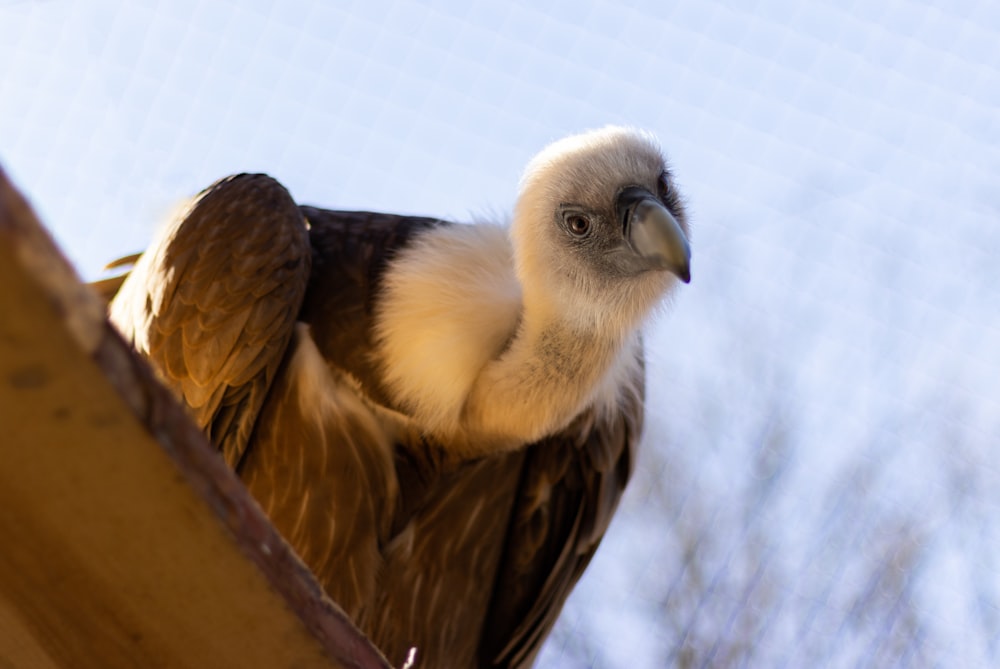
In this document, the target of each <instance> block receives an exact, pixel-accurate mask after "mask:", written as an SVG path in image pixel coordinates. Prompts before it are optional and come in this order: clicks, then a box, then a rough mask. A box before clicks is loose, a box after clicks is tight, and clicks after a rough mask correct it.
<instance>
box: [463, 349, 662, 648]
mask: <svg viewBox="0 0 1000 669" xmlns="http://www.w3.org/2000/svg"><path fill="white" fill-rule="evenodd" d="M643 399H644V370H643V366H642V364H641V361H640V365H638V366H637V368H636V375H635V378H633V379H631V383H630V384H628V386H627V387H625V388H624V389H623V397H622V404H621V411H620V413H619V415H617V416H615V417H613V418H611V419H607V420H598V419H597V417H596V416H595V415H594V413H593V412H587V413H584V414H583V415H581V416H579V417H578V418H577V419H576V420H575V421H574V423H573V424H572V425H570V427H569V428H567V429H566V430H565V431H563V432H562V433H561V434H558V435H555V436H553V437H551V438H549V439H546V440H544V441H541V442H539V443H537V444H534V445H532V446H530V447H529V449H528V451H527V454H526V457H525V461H524V466H523V469H522V472H521V479H520V482H519V484H518V491H517V493H516V497H515V501H514V508H513V511H512V513H511V521H510V527H509V529H508V533H507V541H506V546H505V549H504V555H503V558H502V559H501V563H500V567H499V570H498V574H497V581H496V585H495V588H494V594H493V600H492V602H491V604H490V610H489V613H488V615H487V619H486V624H485V626H484V628H483V630H484V631H483V638H482V643H481V646H480V661H481V662H482V664H483V666H489V667H529V666H531V664H532V663H533V661H534V659H535V656H536V655H537V654H538V651H539V650H540V649H541V645H542V642H543V641H544V640H545V638H546V636H547V635H548V633H549V631H551V629H552V626H553V625H554V624H555V621H556V618H557V617H558V616H559V612H560V611H561V610H562V606H563V604H564V603H565V601H566V598H567V597H568V596H569V593H570V590H572V588H573V586H574V585H575V584H576V582H577V580H578V579H579V578H580V576H581V574H583V571H584V569H586V567H587V565H588V564H589V562H590V559H591V557H593V555H594V551H596V550H597V546H598V544H599V543H600V541H601V538H602V537H603V536H604V533H605V531H606V530H607V528H608V524H609V522H610V521H611V516H612V515H613V514H614V512H615V509H616V508H617V506H618V501H619V500H620V499H621V495H622V493H623V492H624V490H625V485H626V484H627V483H628V479H629V477H630V476H631V473H632V466H633V463H634V462H635V453H636V448H637V445H638V440H639V436H640V434H641V432H642V419H643Z"/></svg>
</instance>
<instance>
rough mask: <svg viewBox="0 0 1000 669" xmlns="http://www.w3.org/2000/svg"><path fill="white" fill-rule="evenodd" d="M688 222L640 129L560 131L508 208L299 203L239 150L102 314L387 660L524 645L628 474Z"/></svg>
mask: <svg viewBox="0 0 1000 669" xmlns="http://www.w3.org/2000/svg"><path fill="white" fill-rule="evenodd" d="M688 236H689V232H688V223H687V218H686V215H685V212H684V208H683V205H682V202H681V198H680V196H679V194H678V192H677V190H676V188H675V185H674V181H673V177H672V174H671V172H670V171H669V170H668V168H667V166H666V164H665V161H664V158H663V155H662V153H661V151H660V149H659V148H658V146H657V144H656V142H655V141H654V140H653V138H652V137H651V136H650V135H648V134H647V133H645V132H642V131H639V130H636V129H631V128H619V127H607V128H602V129H599V130H594V131H590V132H586V133H583V134H580V135H576V136H572V137H568V138H565V139H561V140H559V141H556V142H554V143H553V144H551V145H549V146H547V147H546V148H544V149H543V150H542V151H541V152H540V153H539V154H538V155H537V156H535V157H534V158H533V159H532V160H531V161H530V163H529V164H528V166H527V168H526V169H525V172H524V174H523V176H522V178H521V182H520V186H519V193H518V197H517V200H516V204H515V206H514V210H513V214H512V216H511V219H510V221H509V222H508V223H506V224H497V223H489V222H478V223H472V224H459V223H451V222H446V221H442V220H437V219H432V218H423V217H414V216H399V215H389V214H380V213H367V212H354V211H331V210H326V209H320V208H316V207H311V206H299V205H298V204H296V202H295V201H294V200H293V199H292V197H291V196H290V195H289V193H288V191H287V190H286V189H285V188H284V187H282V186H281V185H280V184H279V183H278V182H277V181H275V180H274V179H272V178H270V177H268V176H266V175H261V174H240V175H237V176H232V177H229V178H226V179H223V180H221V181H219V182H217V183H215V184H214V185H212V186H211V187H209V188H208V189H206V190H205V191H203V192H202V193H201V194H200V195H198V196H197V197H196V198H194V199H193V200H192V201H191V203H190V204H189V205H188V206H187V208H186V209H185V211H184V212H183V213H182V214H180V215H179V216H177V217H175V218H174V219H173V221H172V222H171V223H170V224H169V225H168V226H167V227H166V228H165V229H164V230H163V231H162V233H161V234H160V236H159V237H158V238H157V239H156V240H155V241H154V243H153V244H151V246H150V247H149V248H148V249H147V250H146V252H145V253H143V254H142V255H141V256H140V257H139V258H138V260H137V261H136V262H135V264H134V266H133V268H132V270H131V272H130V273H129V274H128V275H127V278H125V279H124V281H122V282H120V287H118V286H116V288H118V290H117V293H116V294H115V295H114V297H113V299H112V301H111V303H110V305H109V314H110V317H111V320H112V321H113V323H114V324H115V325H116V326H117V327H118V328H119V329H120V331H121V332H122V333H123V335H124V336H125V337H126V338H127V339H129V340H130V341H131V342H132V343H133V345H134V346H135V348H136V349H137V350H138V351H139V352H140V353H141V354H142V355H144V356H145V357H146V358H147V359H148V360H149V361H150V362H151V363H152V365H153V366H154V368H155V369H156V370H157V373H158V375H159V376H160V377H161V378H162V380H163V381H164V382H165V383H166V384H167V385H168V386H169V387H170V388H171V389H172V390H173V391H174V392H175V393H176V395H177V396H178V397H179V398H180V400H181V401H182V402H183V403H184V405H185V406H186V408H187V409H188V411H189V412H190V415H191V416H192V417H193V419H194V420H195V421H196V422H197V423H198V424H199V425H200V426H201V427H202V428H203V429H204V430H205V431H206V433H207V434H208V436H209V438H210V440H211V441H212V443H213V444H214V445H215V446H216V447H217V448H218V449H219V450H220V451H221V453H222V455H223V457H224V458H225V459H226V461H227V462H228V463H229V465H231V466H232V467H233V468H234V469H235V470H236V472H237V473H238V474H239V476H240V477H241V479H242V480H243V481H244V482H245V484H246V486H247V487H248V489H249V490H250V492H251V493H252V494H253V496H254V497H255V498H256V499H257V501H258V502H259V503H260V505H261V507H262V508H263V509H264V511H265V512H266V513H267V514H268V515H269V517H270V518H271V519H272V520H273V522H274V525H275V526H276V527H277V529H278V530H279V532H280V533H281V534H282V535H283V536H284V537H285V538H286V539H287V541H288V542H289V543H290V544H291V545H292V547H293V548H294V549H295V550H296V552H297V553H298V554H299V556H300V557H301V558H302V560H303V561H304V562H305V563H306V564H307V565H308V566H309V567H310V568H311V569H312V571H313V572H314V574H315V575H316V577H317V579H318V580H319V582H320V583H321V584H322V586H323V587H324V588H325V590H326V592H327V593H328V594H329V596H330V597H331V598H332V599H333V600H334V601H336V602H337V603H338V604H339V605H340V606H341V607H342V608H343V609H344V610H345V611H346V612H347V613H348V614H349V615H350V616H351V617H352V619H353V620H354V621H355V622H356V624H357V625H358V626H359V628H360V629H361V630H362V631H363V632H364V633H366V634H367V635H368V637H369V638H370V639H371V640H372V641H373V642H374V643H375V644H376V645H377V646H378V647H379V648H380V649H381V650H382V651H383V653H384V654H385V655H386V657H387V658H388V659H389V661H390V662H392V663H394V664H395V665H396V666H400V665H401V664H402V663H403V662H404V661H405V660H406V659H407V658H408V657H409V655H410V653H411V651H412V650H413V649H415V653H416V662H417V666H421V667H456V668H462V667H528V666H530V665H531V664H532V662H533V661H534V658H535V657H536V655H537V654H538V652H539V650H540V647H541V644H542V642H543V640H544V639H545V636H546V634H547V633H548V632H549V631H550V630H551V628H552V626H553V624H554V622H555V619H556V617H557V615H558V613H559V611H560V609H561V608H562V605H563V603H564V602H565V600H566V598H567V596H568V594H569V592H570V590H571V589H572V587H573V586H574V584H575V583H576V582H577V580H578V579H579V578H580V575H581V574H582V572H583V570H584V569H585V568H586V566H587V564H588V562H589V561H590V559H591V557H592V556H593V554H594V551H595V550H596V548H597V546H598V544H599V543H600V541H601V537H602V536H603V535H604V533H605V530H606V529H607V527H608V523H609V521H610V519H611V516H612V514H613V513H614V511H615V508H616V506H617V504H618V501H619V498H620V497H621V495H622V492H623V490H624V488H625V485H626V483H627V482H628V479H629V476H630V473H631V471H632V467H633V463H634V462H635V455H636V447H637V443H638V440H639V436H640V433H641V431H642V423H643V395H644V363H643V351H642V341H641V336H640V330H641V327H642V325H643V322H644V321H645V320H646V319H647V316H648V315H649V314H650V313H651V312H652V311H653V310H655V309H656V308H657V305H660V304H662V302H663V299H664V297H665V296H666V295H667V294H668V293H670V291H671V290H672V289H673V288H674V287H675V286H676V284H677V282H678V281H683V282H685V283H687V282H688V281H689V280H690V269H689V268H690V247H689V242H688Z"/></svg>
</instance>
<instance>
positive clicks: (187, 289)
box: [110, 174, 311, 467]
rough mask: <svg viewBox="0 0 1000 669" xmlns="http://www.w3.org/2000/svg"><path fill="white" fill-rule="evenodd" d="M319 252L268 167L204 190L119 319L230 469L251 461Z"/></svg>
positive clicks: (146, 261) (120, 303)
mask: <svg viewBox="0 0 1000 669" xmlns="http://www.w3.org/2000/svg"><path fill="white" fill-rule="evenodd" d="M310 264H311V252H310V248H309V238H308V232H307V229H306V226H305V224H304V220H303V216H302V213H301V212H300V211H299V208H298V206H297V205H296V204H295V202H294V201H293V200H292V198H291V196H290V195H289V194H288V191H286V190H285V189H284V187H282V186H281V185H280V184H279V183H278V182H277V181H275V180H274V179H272V178H270V177H268V176H266V175H262V174H241V175H238V176H233V177H229V178H226V179H223V180H221V181H219V182H217V183H215V184H213V185H212V186H210V187H209V188H208V189H206V190H205V191H203V192H202V193H201V194H200V195H199V196H198V197H197V198H195V200H194V201H193V203H192V204H191V206H190V207H189V208H188V209H187V211H186V212H185V213H184V214H183V215H181V216H178V217H177V218H176V219H174V221H173V222H172V223H171V224H170V225H169V226H168V227H167V228H166V229H165V230H164V231H163V233H162V234H161V236H160V237H159V238H158V240H157V241H156V242H155V243H154V244H153V245H152V246H151V247H150V249H149V250H147V251H146V252H145V253H144V254H143V255H142V257H141V258H139V260H138V262H137V263H136V265H135V267H134V269H133V270H132V272H131V274H130V275H129V277H128V278H127V279H126V280H125V282H124V283H123V284H122V287H121V289H120V290H119V291H118V294H117V295H116V296H115V298H114V300H113V301H112V303H111V308H110V313H111V319H112V321H113V322H114V323H115V325H117V326H118V328H119V329H120V330H121V331H122V333H123V334H124V335H125V337H126V338H128V339H131V340H132V341H133V343H134V345H135V346H136V348H137V349H138V350H139V351H140V352H141V353H143V354H145V355H146V356H147V357H149V358H150V360H151V361H152V362H153V363H154V367H155V368H156V369H157V370H158V372H159V373H160V376H161V378H162V379H163V381H164V382H165V383H166V384H167V385H168V386H169V387H170V388H171V389H173V390H174V392H175V393H176V394H177V395H178V396H179V397H181V398H182V399H183V401H184V403H185V404H186V405H187V406H188V408H189V410H190V413H191V415H192V416H193V418H194V419H195V421H196V422H197V423H198V425H199V426H200V427H201V428H202V429H204V430H205V431H206V432H207V433H208V435H209V437H210V438H211V440H212V442H213V443H214V444H215V445H216V446H218V447H219V448H220V449H221V450H222V452H223V455H224V456H225V458H226V461H227V462H228V463H229V464H230V466H233V467H235V466H236V465H237V463H238V462H239V460H240V458H241V456H242V454H243V452H244V450H245V448H246V445H247V441H248V440H249V438H250V434H251V432H252V430H253V426H254V423H255V421H256V418H257V414H258V413H259V411H260V408H261V405H262V404H263V402H264V398H265V397H266V395H267V392H268V388H269V387H270V385H271V382H272V380H273V379H274V375H275V373H276V371H277V369H278V366H279V365H280V363H281V360H282V356H283V355H284V353H285V350H286V348H287V347H288V342H289V339H290V338H291V336H292V332H293V330H294V325H295V320H296V317H297V315H298V313H299V310H300V307H301V304H302V299H303V296H304V294H305V290H306V285H307V282H308V278H309V272H310Z"/></svg>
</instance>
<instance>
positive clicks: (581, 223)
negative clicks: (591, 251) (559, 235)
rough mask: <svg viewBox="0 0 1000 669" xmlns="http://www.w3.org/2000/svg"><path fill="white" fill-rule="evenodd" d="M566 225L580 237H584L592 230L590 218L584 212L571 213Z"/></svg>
mask: <svg viewBox="0 0 1000 669" xmlns="http://www.w3.org/2000/svg"><path fill="white" fill-rule="evenodd" d="M566 225H567V226H569V231H570V232H572V233H573V234H574V235H576V236H578V237H582V236H584V235H585V234H587V233H588V232H590V219H588V218H587V217H586V216H584V215H582V214H570V215H568V216H567V217H566Z"/></svg>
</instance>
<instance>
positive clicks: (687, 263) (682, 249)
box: [618, 186, 691, 283]
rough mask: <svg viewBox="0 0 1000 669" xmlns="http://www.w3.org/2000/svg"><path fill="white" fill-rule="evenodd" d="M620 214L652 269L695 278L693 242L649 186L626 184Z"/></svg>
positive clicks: (631, 240)
mask: <svg viewBox="0 0 1000 669" xmlns="http://www.w3.org/2000/svg"><path fill="white" fill-rule="evenodd" d="M618 216H619V220H621V221H623V225H624V229H623V232H624V234H625V239H626V241H627V242H628V245H629V247H630V248H631V249H632V251H633V252H634V253H635V254H636V255H637V256H639V257H640V258H641V259H642V260H643V261H644V262H645V264H646V265H647V266H648V267H649V269H661V270H667V271H669V272H671V273H673V274H675V275H676V276H677V277H678V278H679V279H680V280H681V281H683V282H684V283H690V282H691V246H690V245H689V244H688V239H687V236H686V235H685V234H684V230H682V229H681V226H680V223H678V222H677V219H676V218H674V215H673V214H671V213H670V210H668V209H667V208H666V207H665V206H663V203H662V202H660V201H659V200H658V199H657V198H656V197H654V196H653V194H652V193H650V192H649V191H647V190H646V189H645V188H638V187H635V186H633V187H631V188H626V189H625V190H624V191H622V193H621V195H619V196H618Z"/></svg>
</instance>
